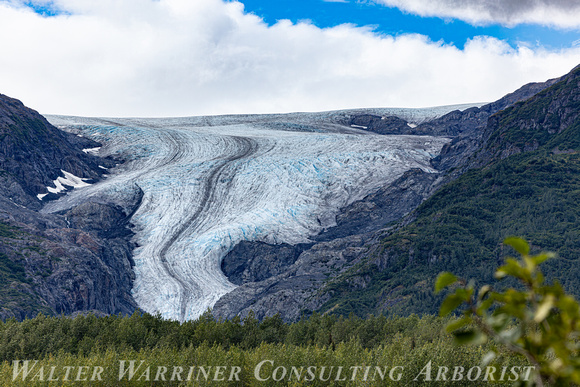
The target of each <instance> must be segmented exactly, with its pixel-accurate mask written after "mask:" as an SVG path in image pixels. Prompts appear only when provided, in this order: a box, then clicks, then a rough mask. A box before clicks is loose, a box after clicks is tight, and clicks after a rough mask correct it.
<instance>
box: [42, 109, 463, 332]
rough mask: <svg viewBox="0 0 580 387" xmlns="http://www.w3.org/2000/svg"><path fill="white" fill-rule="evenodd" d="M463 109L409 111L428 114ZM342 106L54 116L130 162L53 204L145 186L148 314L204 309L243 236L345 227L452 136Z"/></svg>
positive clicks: (49, 207)
mask: <svg viewBox="0 0 580 387" xmlns="http://www.w3.org/2000/svg"><path fill="white" fill-rule="evenodd" d="M454 108H455V107H450V108H448V109H443V108H439V110H436V111H434V110H428V109H427V110H425V111H420V109H415V110H412V109H409V111H404V112H403V113H404V114H403V113H400V111H399V113H400V114H401V115H404V116H405V117H406V118H409V119H410V118H413V119H414V122H416V123H420V122H421V121H423V120H425V119H429V118H432V117H433V116H436V115H442V114H444V113H446V112H448V111H450V110H453V109H454ZM385 111H386V110H384V109H383V110H380V111H379V113H383V114H384V112H385ZM340 114H347V113H345V112H326V113H316V114H315V113H294V114H290V115H263V116H250V115H248V116H221V117H189V118H167V119H161V118H158V119H155V118H150V119H145V118H115V119H113V118H111V119H108V118H107V119H104V118H82V117H67V116H47V118H48V120H49V121H50V122H51V123H52V124H54V125H56V126H58V127H60V128H62V129H64V130H66V131H69V132H71V133H75V134H77V135H80V136H83V137H88V138H90V139H92V140H95V141H97V142H99V143H101V144H102V147H101V148H100V149H94V150H93V149H91V150H90V151H94V152H97V151H98V154H99V156H103V157H105V156H110V155H114V156H120V157H122V158H123V159H125V160H126V162H124V163H123V164H120V165H117V166H116V167H114V168H109V169H108V170H107V178H106V179H104V180H102V181H100V182H98V183H95V184H92V185H86V186H82V187H81V186H77V187H76V189H75V190H73V191H71V192H70V193H68V194H67V195H66V196H64V197H62V198H61V199H59V200H57V201H53V202H49V203H47V204H46V205H45V206H44V208H43V211H44V212H58V211H62V210H66V209H68V208H71V207H73V206H75V205H78V204H80V203H82V202H84V201H86V200H97V201H109V202H114V203H121V204H122V203H123V200H124V198H126V197H129V196H131V195H133V194H134V192H135V190H140V191H141V192H142V194H143V196H142V201H141V203H140V206H139V207H138V209H137V210H136V211H135V212H134V213H133V215H132V219H131V222H132V224H133V231H134V233H135V237H134V238H135V242H136V246H138V247H137V248H136V249H135V251H134V261H135V267H134V270H135V281H134V284H133V296H134V298H135V300H136V302H137V303H138V305H139V306H140V307H141V308H142V309H143V310H145V311H147V312H150V313H154V314H155V313H160V314H161V315H162V316H163V317H164V318H168V319H175V320H180V321H185V320H190V319H194V318H197V317H198V316H200V315H201V314H202V313H204V312H205V311H206V310H207V309H208V308H211V307H212V306H213V305H214V304H215V303H216V302H217V300H218V299H219V298H220V297H222V296H223V295H224V294H226V293H228V292H230V291H231V290H233V289H234V288H235V285H233V284H232V283H230V282H229V281H228V279H227V278H226V277H225V276H224V275H223V273H222V271H221V268H220V265H221V260H222V259H223V257H224V256H225V255H226V254H227V253H228V252H229V251H230V250H231V249H232V248H233V247H234V246H235V245H236V244H237V243H239V242H240V241H242V240H248V241H263V242H268V243H283V242H284V243H289V244H296V243H304V242H308V241H309V240H310V239H309V238H311V237H312V236H314V235H316V234H318V233H319V232H321V231H323V230H324V229H326V228H329V227H332V226H333V225H335V217H336V215H337V214H338V213H339V211H340V209H341V208H343V207H345V206H347V205H349V204H351V203H353V202H355V201H357V200H360V199H362V198H364V197H365V196H366V195H368V194H369V193H372V192H373V191H376V190H377V189H378V188H380V187H383V186H385V185H387V184H389V183H390V182H393V181H394V180H396V179H397V178H398V177H400V176H401V175H402V174H403V173H404V172H405V171H407V170H409V169H411V168H420V169H422V170H424V171H426V172H430V173H437V171H435V170H433V169H432V168H431V166H430V160H431V158H433V157H435V156H436V155H438V154H439V153H440V151H441V148H442V147H443V146H444V145H445V144H446V143H447V142H449V141H450V140H449V139H448V138H444V137H432V136H410V135H397V136H395V135H387V136H385V135H376V134H373V133H370V132H366V131H363V130H360V129H358V128H349V127H346V126H341V125H338V124H335V123H333V122H336V119H335V118H336V117H337V116H339V115H340ZM86 151H89V150H86ZM79 181H81V180H79ZM79 184H80V183H79ZM81 185H82V184H81Z"/></svg>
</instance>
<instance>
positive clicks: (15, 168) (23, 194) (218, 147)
mask: <svg viewBox="0 0 580 387" xmlns="http://www.w3.org/2000/svg"><path fill="white" fill-rule="evenodd" d="M577 72H578V71H577V70H575V71H574V72H572V73H571V74H569V75H568V76H566V77H563V78H562V79H558V80H550V81H548V82H546V83H542V84H530V85H526V86H524V87H522V88H521V89H520V90H518V91H516V92H514V93H512V94H510V95H508V96H506V97H504V98H502V99H500V100H499V101H496V102H494V103H491V104H487V105H483V106H480V105H477V106H463V107H462V110H454V109H450V108H440V109H423V110H421V109H419V110H413V109H367V110H352V111H338V112H326V113H295V114H288V115H263V116H251V115H248V116H222V117H191V118H175V119H89V118H80V117H59V116H53V117H49V120H50V121H51V122H52V123H53V124H55V125H59V127H61V128H62V129H64V130H65V131H61V130H58V129H56V128H55V127H53V126H52V125H50V124H49V123H48V122H47V121H46V120H45V119H44V118H42V117H41V116H40V115H38V113H36V112H34V111H32V110H30V109H27V108H25V107H24V106H23V105H22V104H21V103H19V102H18V101H16V100H12V99H9V98H7V97H4V96H1V97H2V98H0V129H1V130H2V132H1V133H2V135H3V137H2V143H1V144H0V145H1V149H0V168H2V170H1V171H0V179H1V180H0V187H2V189H3V191H2V192H0V318H6V317H9V316H16V317H18V318H23V317H25V316H30V315H33V314H35V313H36V312H38V311H43V312H46V313H50V314H60V313H64V314H70V313H77V312H83V311H88V310H94V311H99V312H101V313H131V312H133V311H134V310H136V308H138V307H141V308H143V309H144V310H146V311H149V312H152V313H156V312H160V313H162V314H163V316H165V317H166V318H172V319H179V320H185V319H191V318H195V317H196V316H198V315H199V314H200V313H202V312H203V311H204V310H205V309H206V308H207V307H211V306H213V313H214V314H215V315H216V316H219V317H225V318H231V317H233V316H235V315H246V314H248V313H249V311H250V310H253V311H254V312H255V313H256V315H257V317H259V318H263V317H264V316H269V315H273V314H276V313H280V314H281V315H282V316H283V318H284V319H286V320H296V319H298V318H299V317H300V315H301V314H303V313H307V314H308V313H311V312H312V311H316V310H318V311H325V312H326V311H332V312H336V313H345V314H346V313H350V312H355V313H358V314H366V313H377V312H378V313H403V314H405V313H411V312H434V308H435V306H434V305H436V301H437V300H436V299H435V298H434V296H433V294H432V293H431V288H432V286H431V280H432V277H433V276H434V275H436V273H437V272H439V271H441V270H454V271H458V272H459V273H460V274H465V275H470V276H475V277H477V278H487V277H489V273H490V270H491V269H490V268H492V267H494V266H495V265H492V264H491V263H492V262H494V263H495V262H496V261H497V260H499V259H501V256H502V254H503V250H502V249H501V247H500V245H499V244H498V243H499V241H501V239H503V237H504V236H505V235H503V234H505V233H506V232H512V233H517V234H519V235H524V236H529V237H531V239H532V242H533V243H538V244H540V243H542V244H543V246H546V247H552V245H550V244H546V243H544V242H545V241H546V240H547V239H549V238H552V241H554V244H556V242H557V243H560V242H561V243H562V244H561V245H559V246H564V247H563V248H564V250H562V251H561V252H562V253H563V254H568V255H569V253H570V252H574V251H576V250H575V249H577V247H576V246H578V242H579V241H577V240H576V239H577V238H576V237H575V235H578V233H577V232H576V231H575V228H574V227H575V226H574V225H575V219H577V216H580V214H577V213H576V212H574V211H575V208H576V206H575V204H574V203H575V202H574V195H573V192H576V191H575V190H577V188H576V185H575V184H576V180H575V178H574V176H576V175H575V173H576V156H575V155H576V147H577V144H576V142H575V141H576V137H575V134H574V133H576V132H574V130H576V125H577V120H576V117H577V111H578V107H577V106H576V105H575V104H576V101H577V98H576V95H577V94H576V92H577V88H578V87H577V86H578V85H577V81H576V76H577ZM563 85H564V86H563ZM538 92H539V94H537V93H538ZM536 94H537V95H536ZM534 95H535V97H533V96H534ZM530 97H532V98H531V99H530ZM506 108H507V109H506ZM504 109H505V110H504ZM546 133H547V134H546ZM518 157H519V158H518ZM121 160H123V161H124V163H122V164H121V165H118V166H116V165H117V163H119V162H120V161H121ZM578 172H580V169H579V170H578ZM103 174H106V175H107V177H106V178H105V179H103V178H104V176H103ZM563 178H565V179H566V184H563V183H562V179H563ZM514 181H515V182H517V184H516V183H514ZM530 182H531V184H535V185H534V186H533V187H532V188H530V187H527V185H529V183H530ZM75 187H76V188H75ZM554 187H555V188H554ZM510 200H511V201H513V202H510ZM558 203H564V204H563V205H560V204H558ZM531 214H534V215H535V216H536V217H537V216H540V217H541V218H542V219H544V220H545V224H544V225H543V226H541V225H540V226H538V222H537V221H526V222H524V223H525V226H522V225H521V224H519V223H518V222H517V220H518V219H521V218H522V217H524V218H525V217H526V216H528V215H531ZM528 217H529V216H528ZM563 227H564V228H563ZM533 230H539V231H537V232H535V231H533ZM567 230H571V231H570V232H568V231H567ZM575 238H576V239H575ZM571 259H572V260H574V259H576V258H574V256H573V257H572V258H571ZM566 262H567V261H565V260H561V261H558V262H557V263H554V266H553V270H552V271H551V272H549V273H550V274H551V275H554V276H555V275H556V274H557V272H558V270H569V271H570V272H573V273H575V272H574V270H575V269H574V268H573V264H570V263H566ZM571 262H575V261H571ZM579 274H580V273H579ZM573 284H574V281H573V280H572V282H568V283H567V285H568V286H570V285H573Z"/></svg>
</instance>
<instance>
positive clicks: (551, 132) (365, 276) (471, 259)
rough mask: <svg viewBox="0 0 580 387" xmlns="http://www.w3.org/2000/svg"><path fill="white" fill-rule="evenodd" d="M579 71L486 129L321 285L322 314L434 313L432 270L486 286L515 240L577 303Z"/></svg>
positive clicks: (579, 289)
mask: <svg viewBox="0 0 580 387" xmlns="http://www.w3.org/2000/svg"><path fill="white" fill-rule="evenodd" d="M579 151H580V68H576V69H575V70H574V71H572V73H571V74H569V75H568V76H567V77H565V78H564V79H563V80H562V81H561V82H559V83H557V84H555V85H554V86H552V87H550V88H548V89H546V90H544V91H542V92H541V93H539V94H537V95H536V96H535V97H533V98H531V99H529V100H527V101H525V102H523V103H518V104H516V105H515V106H513V107H511V108H508V109H506V110H504V111H502V112H500V113H498V114H496V115H495V116H492V117H491V118H490V120H489V123H488V127H487V130H486V134H485V136H484V142H483V146H482V148H481V150H480V151H479V152H478V153H477V154H476V155H474V156H473V157H472V159H471V160H470V163H471V169H470V170H468V172H466V173H465V174H463V175H462V176H461V177H460V178H458V179H457V180H455V181H454V182H452V183H450V184H448V185H446V186H444V187H443V188H442V189H440V190H439V191H438V192H437V193H436V194H435V195H433V196H432V197H431V198H429V199H428V200H427V201H425V202H424V203H423V204H422V205H421V206H420V207H419V208H418V209H417V210H416V211H415V212H414V213H413V214H412V215H411V217H413V218H414V222H412V223H410V224H408V225H407V226H405V227H402V228H399V229H398V230H396V231H394V232H392V233H391V234H390V235H387V236H386V237H383V238H382V239H381V241H380V243H379V247H378V248H376V249H375V250H374V251H372V252H371V254H370V256H369V258H368V259H367V260H366V261H365V262H363V263H362V264H360V265H358V266H357V267H355V268H353V269H352V270H350V271H349V272H348V273H346V274H345V275H343V276H341V277H340V278H338V279H336V280H334V281H333V282H332V283H329V284H328V286H327V289H326V290H327V291H329V292H330V294H331V295H332V298H331V299H330V300H329V301H328V302H327V303H326V304H325V306H324V308H323V310H333V312H336V313H341V314H348V313H350V312H355V313H358V314H360V315H365V314H367V313H377V312H386V313H390V314H408V313H432V314H434V313H437V309H438V306H439V304H440V302H441V300H442V297H443V296H438V297H436V296H435V295H433V293H432V290H431V283H432V281H433V279H434V278H435V276H436V275H437V274H438V273H439V272H441V271H451V272H453V273H456V274H457V275H459V276H461V277H465V278H474V279H476V280H477V281H483V282H485V283H491V282H493V276H492V274H493V270H494V268H495V267H496V266H497V264H498V263H500V262H502V260H503V257H504V256H505V254H506V253H507V251H504V248H503V247H502V245H501V241H502V240H503V239H504V238H505V237H507V236H510V235H520V236H523V237H524V238H526V239H527V240H528V241H530V242H531V244H532V247H533V246H542V247H543V248H546V249H549V250H552V251H555V252H557V253H558V256H559V258H557V259H554V260H551V261H550V262H549V263H547V264H546V266H545V268H544V272H545V274H546V276H547V277H548V278H549V279H553V278H558V279H559V281H560V282H561V283H562V284H563V286H564V288H565V289H566V290H567V291H570V292H571V293H572V294H574V295H576V296H578V295H579V294H580V153H579Z"/></svg>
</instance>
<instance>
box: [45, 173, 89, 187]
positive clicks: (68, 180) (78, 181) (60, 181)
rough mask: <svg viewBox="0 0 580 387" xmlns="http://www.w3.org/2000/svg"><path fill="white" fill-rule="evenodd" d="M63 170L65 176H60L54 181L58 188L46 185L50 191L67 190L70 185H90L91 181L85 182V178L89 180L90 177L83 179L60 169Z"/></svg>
mask: <svg viewBox="0 0 580 387" xmlns="http://www.w3.org/2000/svg"><path fill="white" fill-rule="evenodd" d="M60 171H61V172H62V174H63V175H64V177H62V176H59V177H58V178H57V179H56V180H54V181H53V183H54V186H55V187H56V188H52V187H46V189H47V190H48V192H51V193H59V192H62V191H66V187H65V185H66V186H69V187H73V188H82V187H88V186H89V185H91V184H89V183H87V182H85V181H84V180H89V179H83V178H81V177H78V176H75V175H73V174H72V173H70V172H67V171H65V170H62V169H61V170H60Z"/></svg>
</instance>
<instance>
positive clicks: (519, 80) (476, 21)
mask: <svg viewBox="0 0 580 387" xmlns="http://www.w3.org/2000/svg"><path fill="white" fill-rule="evenodd" d="M578 64H580V1H578V0H461V1H459V0H275V1H274V0H243V1H223V0H52V1H49V0H30V1H24V0H0V93H2V94H6V95H9V96H11V97H14V98H18V99H20V100H22V101H23V102H24V103H25V104H27V105H28V106H31V107H33V108H35V109H36V110H38V111H40V112H41V113H54V114H72V115H86V116H151V117H153V116H188V115H210V114H227V113H270V112H292V111H321V110H333V109H341V108H356V107H427V106H437V105H448V104H456V103H468V102H486V101H493V100H496V99H498V98H500V97H501V96H502V95H504V94H506V93H508V92H511V91H513V90H514V89H516V88H518V87H519V86H521V85H523V84H525V83H528V82H537V81H545V80H546V79H548V78H553V77H557V76H560V75H563V74H565V73H567V72H568V71H570V70H571V69H572V68H573V67H575V66H576V65H578Z"/></svg>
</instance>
